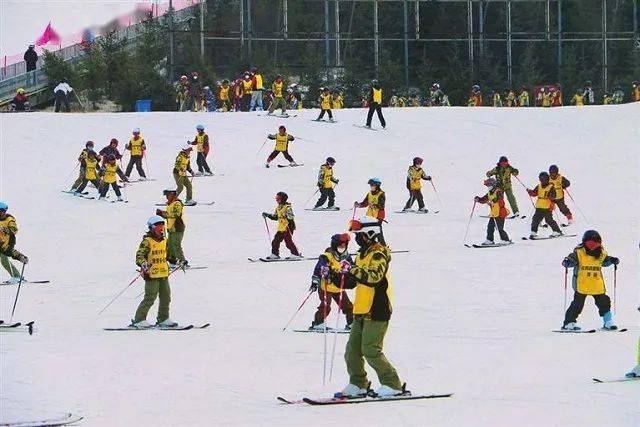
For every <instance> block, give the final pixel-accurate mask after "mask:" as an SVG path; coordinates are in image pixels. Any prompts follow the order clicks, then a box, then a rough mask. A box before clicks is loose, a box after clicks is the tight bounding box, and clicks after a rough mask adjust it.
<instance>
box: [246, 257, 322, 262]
mask: <svg viewBox="0 0 640 427" xmlns="http://www.w3.org/2000/svg"><path fill="white" fill-rule="evenodd" d="M247 259H248V260H249V261H250V262H260V261H262V262H296V261H304V260H306V259H309V258H305V257H300V258H289V257H287V258H266V257H264V258H247Z"/></svg>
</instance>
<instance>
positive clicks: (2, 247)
mask: <svg viewBox="0 0 640 427" xmlns="http://www.w3.org/2000/svg"><path fill="white" fill-rule="evenodd" d="M8 210H9V205H7V204H6V203H5V202H3V201H0V263H1V264H2V267H4V269H5V270H7V273H9V280H8V281H7V282H9V283H19V282H20V272H19V271H18V269H17V268H16V267H14V265H13V264H11V261H9V258H12V259H15V260H17V261H20V262H21V263H23V264H26V263H27V262H28V259H27V257H26V256H24V255H22V254H21V253H20V252H18V251H17V250H15V249H14V246H15V244H16V234H18V225H17V223H16V219H15V218H14V217H13V215H11V214H8V213H7V211H8ZM23 280H24V279H23Z"/></svg>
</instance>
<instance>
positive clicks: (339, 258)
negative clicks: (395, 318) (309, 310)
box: [309, 233, 353, 331]
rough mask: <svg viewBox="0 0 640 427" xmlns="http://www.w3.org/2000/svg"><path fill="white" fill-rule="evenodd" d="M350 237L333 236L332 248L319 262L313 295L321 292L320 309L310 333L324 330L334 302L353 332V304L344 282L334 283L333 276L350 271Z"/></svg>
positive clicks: (344, 235) (314, 272) (312, 284)
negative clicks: (315, 292)
mask: <svg viewBox="0 0 640 427" xmlns="http://www.w3.org/2000/svg"><path fill="white" fill-rule="evenodd" d="M350 239H351V238H350V236H349V234H348V233H342V234H334V235H333V236H331V244H330V246H329V247H328V248H327V249H326V250H325V251H324V253H323V254H322V255H320V257H319V258H318V262H317V263H316V266H315V268H314V269H313V276H312V277H311V287H310V288H309V290H310V291H318V297H319V298H320V305H319V306H318V310H317V311H316V314H315V315H314V317H313V322H311V326H310V327H309V329H311V330H321V331H322V330H325V329H327V326H326V325H325V323H324V322H325V319H326V318H327V316H328V315H329V313H331V301H332V300H333V301H335V303H336V304H337V305H338V309H339V310H341V311H342V313H343V314H344V315H345V317H346V319H347V325H346V326H345V329H351V324H352V323H353V304H352V303H351V301H350V300H349V296H348V295H347V292H346V291H345V290H344V283H343V282H342V281H338V282H337V283H336V282H332V281H331V276H332V275H331V273H334V277H335V275H336V274H340V273H343V272H347V271H349V269H350V268H351V265H352V264H353V260H352V259H351V255H349V251H348V247H349V240H350Z"/></svg>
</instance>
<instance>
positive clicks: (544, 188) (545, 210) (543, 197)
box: [527, 172, 562, 239]
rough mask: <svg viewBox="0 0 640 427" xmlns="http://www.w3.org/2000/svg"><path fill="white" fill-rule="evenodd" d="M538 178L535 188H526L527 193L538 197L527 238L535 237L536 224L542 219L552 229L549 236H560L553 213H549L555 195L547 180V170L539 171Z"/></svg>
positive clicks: (536, 232) (560, 232) (536, 233)
mask: <svg viewBox="0 0 640 427" xmlns="http://www.w3.org/2000/svg"><path fill="white" fill-rule="evenodd" d="M538 178H539V179H540V184H538V185H537V186H536V189H535V190H530V189H528V188H527V193H529V195H530V196H531V197H534V196H537V197H538V200H537V201H536V212H535V213H534V214H533V218H532V219H531V234H530V235H529V238H530V239H535V238H536V237H537V235H538V226H539V225H540V222H542V220H543V219H544V221H545V222H546V223H547V224H548V225H549V227H551V229H552V230H553V233H551V235H550V237H558V236H562V231H561V230H560V227H558V223H557V222H556V221H555V220H554V219H553V215H552V213H551V212H552V211H551V207H552V205H553V200H554V199H555V197H556V190H555V188H554V186H553V184H552V183H551V182H549V174H548V173H547V172H540V175H538Z"/></svg>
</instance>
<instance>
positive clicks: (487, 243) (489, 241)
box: [482, 239, 495, 246]
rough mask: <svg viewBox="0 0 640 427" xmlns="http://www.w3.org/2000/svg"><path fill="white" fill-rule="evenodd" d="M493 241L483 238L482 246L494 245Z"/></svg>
mask: <svg viewBox="0 0 640 427" xmlns="http://www.w3.org/2000/svg"><path fill="white" fill-rule="evenodd" d="M494 244H495V243H493V240H489V239H487V240H485V241H484V242H482V246H491V245H494Z"/></svg>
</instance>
